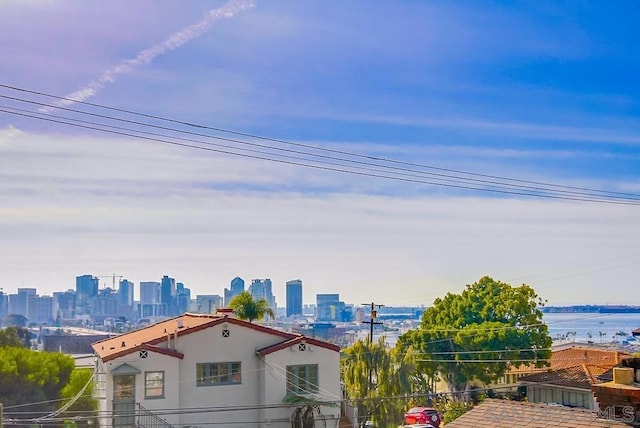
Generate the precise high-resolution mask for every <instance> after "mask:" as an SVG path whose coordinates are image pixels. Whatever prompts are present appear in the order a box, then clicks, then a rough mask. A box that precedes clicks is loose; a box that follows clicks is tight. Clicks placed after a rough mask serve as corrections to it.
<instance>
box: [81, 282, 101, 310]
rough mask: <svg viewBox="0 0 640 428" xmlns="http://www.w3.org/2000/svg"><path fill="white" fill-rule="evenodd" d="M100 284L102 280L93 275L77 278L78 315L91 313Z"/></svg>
mask: <svg viewBox="0 0 640 428" xmlns="http://www.w3.org/2000/svg"><path fill="white" fill-rule="evenodd" d="M99 284H100V280H99V279H98V278H96V277H94V276H92V275H81V276H76V313H79V314H90V313H91V310H92V305H93V303H94V301H95V299H96V297H97V296H98V286H99Z"/></svg>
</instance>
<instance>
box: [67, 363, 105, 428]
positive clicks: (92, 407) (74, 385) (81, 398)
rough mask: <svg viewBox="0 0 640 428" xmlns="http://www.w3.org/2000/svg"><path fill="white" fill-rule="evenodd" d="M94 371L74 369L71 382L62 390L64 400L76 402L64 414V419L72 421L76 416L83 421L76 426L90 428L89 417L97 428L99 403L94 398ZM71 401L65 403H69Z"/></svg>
mask: <svg viewBox="0 0 640 428" xmlns="http://www.w3.org/2000/svg"><path fill="white" fill-rule="evenodd" d="M92 392H93V370H92V369H88V368H82V369H77V368H76V369H74V370H73V371H72V372H71V376H70V378H69V382H68V383H67V384H66V385H65V386H64V388H62V390H61V391H60V395H61V397H62V398H66V399H69V400H75V401H74V403H73V404H72V405H71V406H70V407H69V408H68V409H67V410H66V411H65V412H64V414H63V417H68V418H70V419H72V418H73V417H74V416H75V415H79V416H82V417H83V419H82V420H81V421H80V422H78V423H77V424H76V426H89V419H88V418H89V417H93V421H92V422H93V425H94V426H97V424H98V421H97V410H98V402H97V401H96V400H95V399H94V398H93V397H92ZM69 400H67V401H65V403H66V402H68V401H69Z"/></svg>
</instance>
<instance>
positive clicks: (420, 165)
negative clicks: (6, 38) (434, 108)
mask: <svg viewBox="0 0 640 428" xmlns="http://www.w3.org/2000/svg"><path fill="white" fill-rule="evenodd" d="M0 88H6V89H11V90H14V91H18V92H25V93H30V94H33V95H38V96H43V97H48V98H53V99H56V100H62V101H72V102H74V103H77V104H84V105H87V106H91V107H97V108H101V109H105V110H111V111H117V112H120V113H126V114H131V115H136V116H141V117H146V118H149V119H155V120H161V121H166V122H170V123H176V124H180V125H185V126H189V127H194V128H200V129H208V130H212V131H217V132H224V133H228V134H232V135H238V136H243V137H249V138H255V139H259V140H263V141H271V142H275V143H281V144H287V145H291V146H297V147H304V148H308V149H313V150H319V151H325V152H331V153H338V154H343V155H348V156H353V157H359V158H364V159H369V160H377V161H382V162H389V163H395V164H399V165H407V166H414V167H420V168H427V169H433V170H438V171H444V172H452V173H456V174H465V175H469V176H475V177H485V178H492V179H497V180H506V181H514V182H519V183H528V184H535V185H542V186H549V187H555V188H558V189H573V190H582V191H587V192H596V193H602V194H603V195H621V196H625V195H626V196H631V197H634V198H636V197H640V195H637V194H634V193H625V192H614V191H608V190H597V189H589V188H584V187H577V186H568V185H560V184H554V183H546V182H541V181H532V180H522V179H517V178H509V177H501V176H497V175H491V174H480V173H474V172H469V171H462V170H456V169H451V168H441V167H435V166H431V165H425V164H418V163H412V162H405V161H398V160H394V159H388V158H383V157H378V156H372V155H363V154H360V153H354V152H349V151H344V150H337V149H330V148H326V147H318V146H313V145H310V144H304V143H296V142H292V141H287V140H283V139H278V138H272V137H265V136H260V135H256V134H250V133H245V132H239V131H233V130H229V129H224V128H219V127H213V126H207V125H201V124H196V123H192V122H187V121H182V120H176V119H171V118H166V117H163V116H157V115H152V114H147V113H140V112H135V111H132V110H126V109H122V108H117V107H110V106H105V105H101V104H96V103H91V102H87V101H79V100H75V99H73V98H66V97H61V96H57V95H52V94H48V93H45V92H40V91H33V90H29V89H25V88H19V87H16V86H11V85H4V84H0ZM51 108H56V109H59V108H62V107H58V106H51Z"/></svg>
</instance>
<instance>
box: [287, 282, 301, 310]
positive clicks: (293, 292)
mask: <svg viewBox="0 0 640 428" xmlns="http://www.w3.org/2000/svg"><path fill="white" fill-rule="evenodd" d="M286 291H287V317H292V316H296V315H302V280H300V279H294V280H291V281H287V283H286Z"/></svg>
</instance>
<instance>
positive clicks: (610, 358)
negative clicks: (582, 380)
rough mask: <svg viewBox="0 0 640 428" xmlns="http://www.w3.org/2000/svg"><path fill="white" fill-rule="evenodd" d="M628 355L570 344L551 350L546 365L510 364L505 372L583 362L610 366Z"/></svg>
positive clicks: (536, 370) (533, 369)
mask: <svg viewBox="0 0 640 428" xmlns="http://www.w3.org/2000/svg"><path fill="white" fill-rule="evenodd" d="M630 356H631V355H630V354H628V353H626V352H621V351H616V350H611V349H598V348H592V347H586V346H585V347H583V346H576V345H572V346H571V347H569V348H564V349H560V350H557V351H553V352H552V354H551V359H550V360H549V366H548V367H536V366H535V365H533V364H530V365H521V366H520V367H515V366H512V367H511V368H509V369H508V370H507V371H506V372H505V374H521V373H526V374H533V373H542V372H548V371H549V370H554V371H555V370H560V369H566V368H569V367H577V366H581V365H583V364H586V365H588V366H599V367H608V368H611V367H614V366H616V365H618V364H619V363H620V361H622V360H623V359H624V358H627V357H630Z"/></svg>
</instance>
